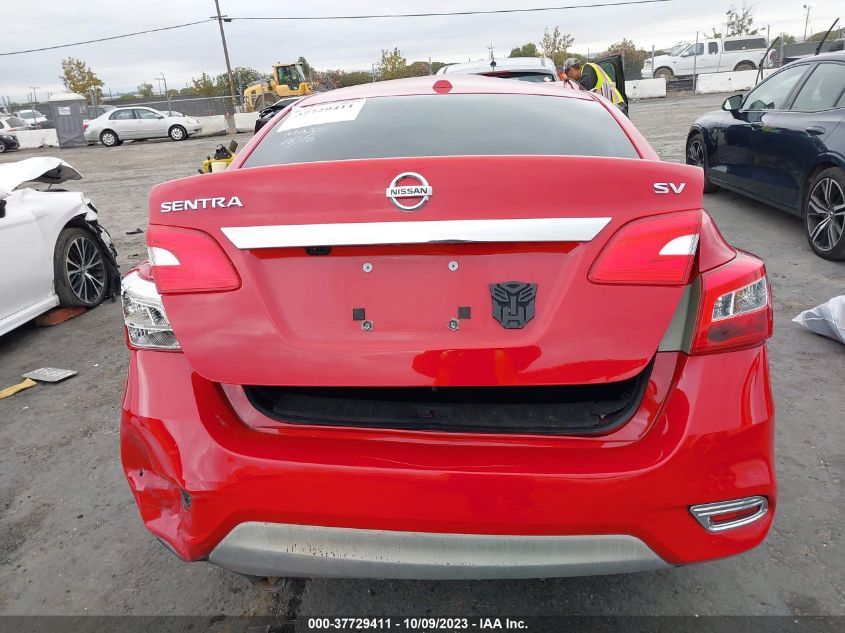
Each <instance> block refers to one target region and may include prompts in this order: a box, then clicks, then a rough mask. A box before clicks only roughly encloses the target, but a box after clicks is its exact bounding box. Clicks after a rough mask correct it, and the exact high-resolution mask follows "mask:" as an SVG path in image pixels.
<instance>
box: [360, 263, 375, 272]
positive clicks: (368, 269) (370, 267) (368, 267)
mask: <svg viewBox="0 0 845 633" xmlns="http://www.w3.org/2000/svg"><path fill="white" fill-rule="evenodd" d="M361 269H362V270H363V271H364V272H365V273H369V272H372V270H373V265H372V264H371V263H370V262H366V263H365V264H364V265H363V266H361Z"/></svg>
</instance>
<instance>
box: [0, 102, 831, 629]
mask: <svg viewBox="0 0 845 633" xmlns="http://www.w3.org/2000/svg"><path fill="white" fill-rule="evenodd" d="M722 99H723V95H715V96H706V97H672V98H667V99H660V100H653V101H643V102H640V103H637V104H632V107H631V111H632V117H633V120H634V121H635V122H636V124H637V125H638V126H639V127H640V129H641V130H642V131H643V132H644V133H645V135H646V136H647V137H648V138H649V139H650V140H651V142H652V144H653V145H654V146H655V148H656V149H657V150H658V151H659V152H660V154H661V155H662V156H663V158H665V159H667V160H682V159H683V143H684V139H685V136H686V131H687V129H688V127H689V125H690V123H691V122H692V121H693V120H694V119H695V117H696V116H697V115H699V114H700V113H702V112H705V111H707V110H710V109H714V108H717V107H718V105H719V104H720V102H721V100H722ZM237 138H238V140H239V141H240V142H241V143H243V142H244V141H245V139H246V138H248V135H241V136H240V137H237ZM215 142H216V141H215V140H213V139H197V140H188V141H185V142H181V143H172V142H168V141H164V142H146V143H137V144H135V143H126V144H124V145H123V146H122V147H118V148H113V149H105V148H102V147H92V148H82V149H73V150H64V151H59V150H52V151H53V152H54V153H55V154H56V155H59V156H61V157H62V158H64V159H65V160H67V161H68V162H70V163H71V164H73V165H74V166H75V167H77V168H78V169H79V170H80V171H81V172H82V173H83V174H84V175H85V176H86V178H85V180H83V181H82V182H79V183H69V188H76V187H79V188H80V189H82V190H83V191H85V192H86V193H87V194H88V196H89V197H90V198H91V199H92V201H93V202H94V204H95V205H96V206H97V207H98V209H99V210H100V215H101V221H102V222H103V223H104V224H105V225H106V226H107V227H108V228H109V230H110V231H111V233H112V236H113V238H114V240H115V243H116V245H117V248H118V250H119V251H120V264H121V267H122V268H123V269H124V270H125V269H126V268H127V267H128V266H129V265H131V264H134V263H136V262H138V261H139V260H140V259H141V257H142V254H143V253H144V250H145V249H144V236H143V234H139V235H126V232H127V231H131V230H133V229H136V228H143V227H144V226H145V224H146V198H147V194H148V191H149V189H150V187H151V186H152V185H153V184H155V183H157V182H161V181H163V180H168V179H171V178H175V177H179V176H182V175H188V174H191V173H193V172H194V171H195V169H196V167H198V166H199V163H200V162H201V160H202V159H203V158H204V157H205V155H206V154H208V153H210V152H211V151H213V148H214V144H215ZM36 155H42V152H39V151H37V150H31V151H26V152H18V153H16V154H6V155H3V156H2V157H0V162H8V161H14V160H19V159H22V158H25V157H29V156H36ZM705 206H706V208H707V209H708V210H709V211H710V212H711V213H712V214H713V215H714V216H715V218H716V220H717V222H718V224H719V226H720V228H721V229H722V231H723V233H724V234H725V235H726V237H727V238H728V239H729V240H730V241H731V242H732V243H733V244H734V245H736V246H739V247H741V248H744V249H747V250H749V251H752V252H754V253H757V254H759V255H761V256H762V257H764V258H765V260H766V263H767V266H768V268H769V273H770V276H771V279H772V285H773V289H774V296H775V335H774V338H773V339H772V341H771V343H770V351H771V368H772V376H773V382H774V393H775V400H776V405H777V411H778V433H777V450H778V474H779V479H780V495H781V497H780V505H779V511H778V516H777V519H776V521H775V525H774V528H773V529H772V531H771V534H770V536H769V538H768V540H767V541H766V542H765V544H763V545H762V546H761V547H759V548H757V549H756V550H754V551H752V552H750V553H748V554H745V555H743V556H740V557H737V558H733V559H729V560H724V561H719V562H714V563H709V564H704V565H698V566H693V567H687V568H680V569H674V570H670V571H665V572H656V573H646V574H638V575H629V576H606V577H596V578H579V579H561V580H536V581H484V582H463V581H461V582H458V581H456V582H412V581H402V582H399V581H360V580H332V581H330V580H314V581H300V582H292V583H290V584H289V585H288V586H287V587H285V588H284V590H283V591H281V592H280V593H279V594H266V593H262V592H259V591H258V590H256V589H254V588H253V587H252V586H251V585H250V584H249V583H248V582H247V581H245V580H243V579H242V578H240V577H239V576H236V575H234V574H231V573H229V572H226V571H223V570H220V569H217V568H215V567H213V566H211V565H208V564H205V563H196V564H185V563H182V562H180V561H179V560H177V559H176V558H175V557H174V556H173V555H172V554H170V553H168V552H167V551H166V550H165V549H164V548H163V547H161V546H160V545H159V544H158V543H157V542H156V541H155V539H154V538H153V537H152V536H151V535H150V534H148V533H147V531H146V530H145V528H144V527H143V526H142V524H141V521H140V520H139V517H138V512H137V510H136V508H135V505H134V502H133V501H132V497H131V495H130V492H129V489H128V486H127V485H126V483H125V481H124V479H123V475H122V472H121V469H120V463H119V459H118V429H117V427H118V417H119V407H120V397H121V392H122V388H123V380H124V377H123V376H124V368H125V364H126V356H127V354H126V351H125V348H124V345H123V333H122V328H121V321H120V310H119V306H118V304H116V303H107V304H104V305H103V306H101V307H99V308H98V309H96V310H93V311H90V312H88V313H86V314H84V315H82V316H80V317H78V318H76V319H73V320H72V321H69V322H67V323H65V324H63V325H60V326H58V327H54V328H48V329H41V328H35V327H32V326H25V327H22V328H20V329H18V330H16V331H14V332H12V333H10V334H7V335H6V336H4V337H2V338H0V388H2V387H5V386H7V385H11V384H14V383H16V382H18V381H19V380H20V375H21V374H22V373H24V372H25V371H28V370H31V369H34V368H37V367H41V366H44V365H50V366H56V367H67V368H72V369H76V370H78V371H79V375H78V376H76V377H74V378H72V379H70V380H67V381H66V382H63V383H59V384H57V385H39V386H38V387H36V388H34V389H30V390H28V391H24V392H22V393H19V394H17V395H15V396H14V397H12V398H8V399H6V400H2V401H0V456H2V458H0V614H80V615H82V614H148V615H170V614H189V615H206V616H212V615H215V614H230V615H243V614H256V615H257V614H262V615H263V614H276V615H295V614H298V615H301V616H304V615H314V614H346V615H352V614H373V615H376V614H385V613H390V614H405V613H407V614H416V615H425V614H429V615H445V614H458V613H476V614H488V615H489V614H495V615H505V614H521V615H529V614H537V615H540V614H591V615H616V614H637V615H664V614H684V615H692V614H699V615H705V614H748V615H753V614H780V615H789V614H794V615H822V614H836V615H845V589H843V584H844V583H843V580H845V571H844V570H845V555H843V545H844V544H843V534H842V526H843V524H845V520H843V519H845V516H843V514H845V513H843V508H845V504H843V500H842V494H841V491H842V479H843V472H845V458H844V457H843V455H845V434H844V433H843V432H842V424H843V419H844V418H845V416H843V409H844V408H845V407H843V403H845V395H843V393H845V392H843V389H842V384H843V379H845V364H844V363H843V361H845V347H843V346H841V345H839V344H837V343H834V342H833V341H829V340H826V339H823V338H821V337H818V336H814V335H812V334H810V333H808V332H806V331H804V330H802V329H801V328H799V327H798V326H797V325H795V324H793V323H791V322H790V319H791V318H792V317H793V316H794V315H796V314H797V313H798V312H799V311H800V310H803V309H805V308H808V307H812V306H814V305H816V304H818V303H820V302H822V301H824V300H826V299H828V298H829V297H832V296H834V295H837V294H842V293H843V291H845V265H843V264H834V263H831V262H827V261H824V260H822V259H819V258H817V257H815V256H814V255H813V254H812V252H811V251H810V249H809V248H808V246H807V244H806V241H805V239H804V237H803V235H802V232H801V223H800V221H799V220H798V219H797V218H795V217H792V216H790V215H788V214H786V213H782V212H780V211H776V210H774V209H771V208H768V207H766V206H764V205H761V204H757V203H755V202H750V201H748V200H745V199H743V198H741V197H740V196H737V195H734V194H730V193H725V192H720V193H716V194H711V195H708V196H706V197H705Z"/></svg>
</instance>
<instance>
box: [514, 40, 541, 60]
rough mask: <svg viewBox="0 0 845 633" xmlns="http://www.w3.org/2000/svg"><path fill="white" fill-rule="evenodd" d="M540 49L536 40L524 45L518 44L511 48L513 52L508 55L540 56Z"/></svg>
mask: <svg viewBox="0 0 845 633" xmlns="http://www.w3.org/2000/svg"><path fill="white" fill-rule="evenodd" d="M539 56H540V51H538V50H537V45H536V44H535V43H534V42H528V43H527V44H523V45H522V46H517V47H516V48H512V49H511V54H510V55H508V57H539Z"/></svg>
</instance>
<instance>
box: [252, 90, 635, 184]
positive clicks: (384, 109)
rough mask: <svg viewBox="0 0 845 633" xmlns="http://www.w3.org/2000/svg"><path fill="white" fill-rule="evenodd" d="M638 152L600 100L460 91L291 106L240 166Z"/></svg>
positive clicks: (623, 155)
mask: <svg viewBox="0 0 845 633" xmlns="http://www.w3.org/2000/svg"><path fill="white" fill-rule="evenodd" d="M507 155H535V156H561V155H576V156H616V157H621V158H638V154H637V152H636V150H635V149H634V146H633V145H632V144H631V141H630V140H629V139H628V137H627V136H626V135H625V132H623V130H622V128H620V127H619V124H618V123H617V122H616V120H615V119H614V118H613V117H612V116H611V115H610V113H609V112H607V111H606V110H605V109H604V108H603V107H602V106H601V105H600V104H598V103H596V102H594V101H584V100H581V99H573V98H566V97H552V96H536V95H509V94H505V95H502V94H496V95H491V94H482V95H476V94H469V95H467V94H461V95H445V96H444V95H431V96H429V95H425V96H402V97H377V98H369V99H355V100H349V101H343V102H333V103H330V104H320V105H315V106H307V107H303V108H296V107H294V108H293V109H292V110H291V111H290V113H289V114H288V115H287V116H285V117H283V118H282V119H281V120H280V121H279V122H277V123H276V125H275V126H274V127H273V129H272V130H271V131H270V132H269V133H268V134H267V136H265V137H264V139H263V140H262V141H261V142H260V143H259V144H258V146H257V147H256V148H255V150H253V152H252V153H251V154H250V155H249V157H248V158H247V159H246V161H245V163H244V166H245V167H257V166H260V165H283V164H288V163H310V162H316V161H334V160H352V159H368V158H399V157H417V156H507Z"/></svg>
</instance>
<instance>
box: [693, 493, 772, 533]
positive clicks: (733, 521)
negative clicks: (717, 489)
mask: <svg viewBox="0 0 845 633" xmlns="http://www.w3.org/2000/svg"><path fill="white" fill-rule="evenodd" d="M689 511H690V513H691V514H692V516H693V517H695V520H696V521H698V522H699V523H700V524H701V527H703V528H704V529H705V530H707V531H708V532H724V531H725V530H733V529H734V528H738V527H742V526H743V525H748V524H749V523H754V521H757V520H758V519H761V518H763V517H764V516H765V515H766V513H767V512H768V511H769V500H768V499H767V498H766V497H745V498H743V499H733V500H732V501H719V502H717V503H704V504H700V505H695V506H690V509H689Z"/></svg>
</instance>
